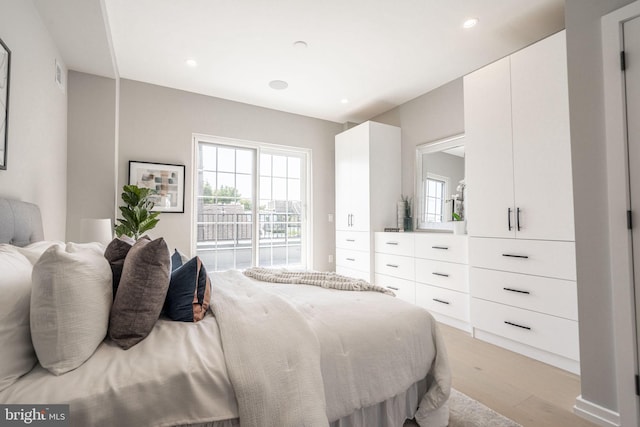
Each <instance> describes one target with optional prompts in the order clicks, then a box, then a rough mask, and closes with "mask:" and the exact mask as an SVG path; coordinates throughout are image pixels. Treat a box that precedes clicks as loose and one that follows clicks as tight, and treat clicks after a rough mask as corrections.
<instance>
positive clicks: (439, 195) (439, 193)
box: [435, 182, 444, 199]
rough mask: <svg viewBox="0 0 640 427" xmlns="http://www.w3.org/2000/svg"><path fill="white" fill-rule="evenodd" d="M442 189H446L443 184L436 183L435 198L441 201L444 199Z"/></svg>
mask: <svg viewBox="0 0 640 427" xmlns="http://www.w3.org/2000/svg"><path fill="white" fill-rule="evenodd" d="M442 187H444V185H443V183H442V182H436V194H435V196H436V197H437V198H439V199H441V198H442Z"/></svg>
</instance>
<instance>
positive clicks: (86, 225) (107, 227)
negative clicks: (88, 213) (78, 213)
mask: <svg viewBox="0 0 640 427" xmlns="http://www.w3.org/2000/svg"><path fill="white" fill-rule="evenodd" d="M112 238H113V226H112V224H111V219H110V218H98V219H96V218H83V219H82V220H81V221H80V240H81V241H82V242H83V243H89V242H100V243H102V244H104V245H108V244H109V242H110V241H111V239H112Z"/></svg>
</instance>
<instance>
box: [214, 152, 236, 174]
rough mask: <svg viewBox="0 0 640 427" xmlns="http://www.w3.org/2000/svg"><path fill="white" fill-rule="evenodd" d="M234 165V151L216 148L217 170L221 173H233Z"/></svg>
mask: <svg viewBox="0 0 640 427" xmlns="http://www.w3.org/2000/svg"><path fill="white" fill-rule="evenodd" d="M235 164H236V150H234V149H233V148H222V147H218V170H219V171H222V172H234V169H235Z"/></svg>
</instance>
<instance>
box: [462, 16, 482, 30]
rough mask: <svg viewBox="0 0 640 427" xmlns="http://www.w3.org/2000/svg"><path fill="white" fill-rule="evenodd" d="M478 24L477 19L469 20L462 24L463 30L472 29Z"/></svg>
mask: <svg viewBox="0 0 640 427" xmlns="http://www.w3.org/2000/svg"><path fill="white" fill-rule="evenodd" d="M477 23H478V18H469V19H467V20H466V21H464V23H463V24H462V27H463V28H473V27H475V26H476V24H477Z"/></svg>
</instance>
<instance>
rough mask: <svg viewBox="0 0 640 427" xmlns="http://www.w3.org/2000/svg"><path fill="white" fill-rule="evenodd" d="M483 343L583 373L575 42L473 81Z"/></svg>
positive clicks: (475, 244)
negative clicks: (572, 89)
mask: <svg viewBox="0 0 640 427" xmlns="http://www.w3.org/2000/svg"><path fill="white" fill-rule="evenodd" d="M464 97H465V99H464V102H465V141H466V144H465V154H466V178H467V194H466V196H467V206H466V209H467V218H468V232H469V236H470V237H469V264H470V272H469V281H470V293H471V304H470V305H471V323H472V326H473V331H474V335H475V336H476V337H478V338H481V339H485V340H487V341H490V342H493V343H494V344H498V345H501V346H504V347H507V348H509V349H511V350H514V351H518V352H521V353H524V354H526V355H528V356H530V357H534V358H536V359H539V360H542V361H544V362H547V363H550V364H553V365H555V366H559V367H562V368H564V369H567V370H570V371H573V372H578V371H579V362H578V359H579V348H578V317H577V295H576V288H577V285H576V273H575V242H574V239H575V238H574V219H573V218H574V217H573V192H572V178H571V156H570V135H569V104H568V86H567V65H566V41H565V32H564V31H563V32H560V33H557V34H555V35H553V36H551V37H548V38H546V39H544V40H542V41H540V42H538V43H536V44H534V45H532V46H529V47H527V48H525V49H523V50H521V51H518V52H516V53H514V54H513V55H511V56H509V57H506V58H503V59H502V60H500V61H497V62H495V63H493V64H490V65H489V66H487V67H484V68H482V69H480V70H478V71H476V72H474V73H472V74H470V75H468V76H466V77H465V78H464Z"/></svg>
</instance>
